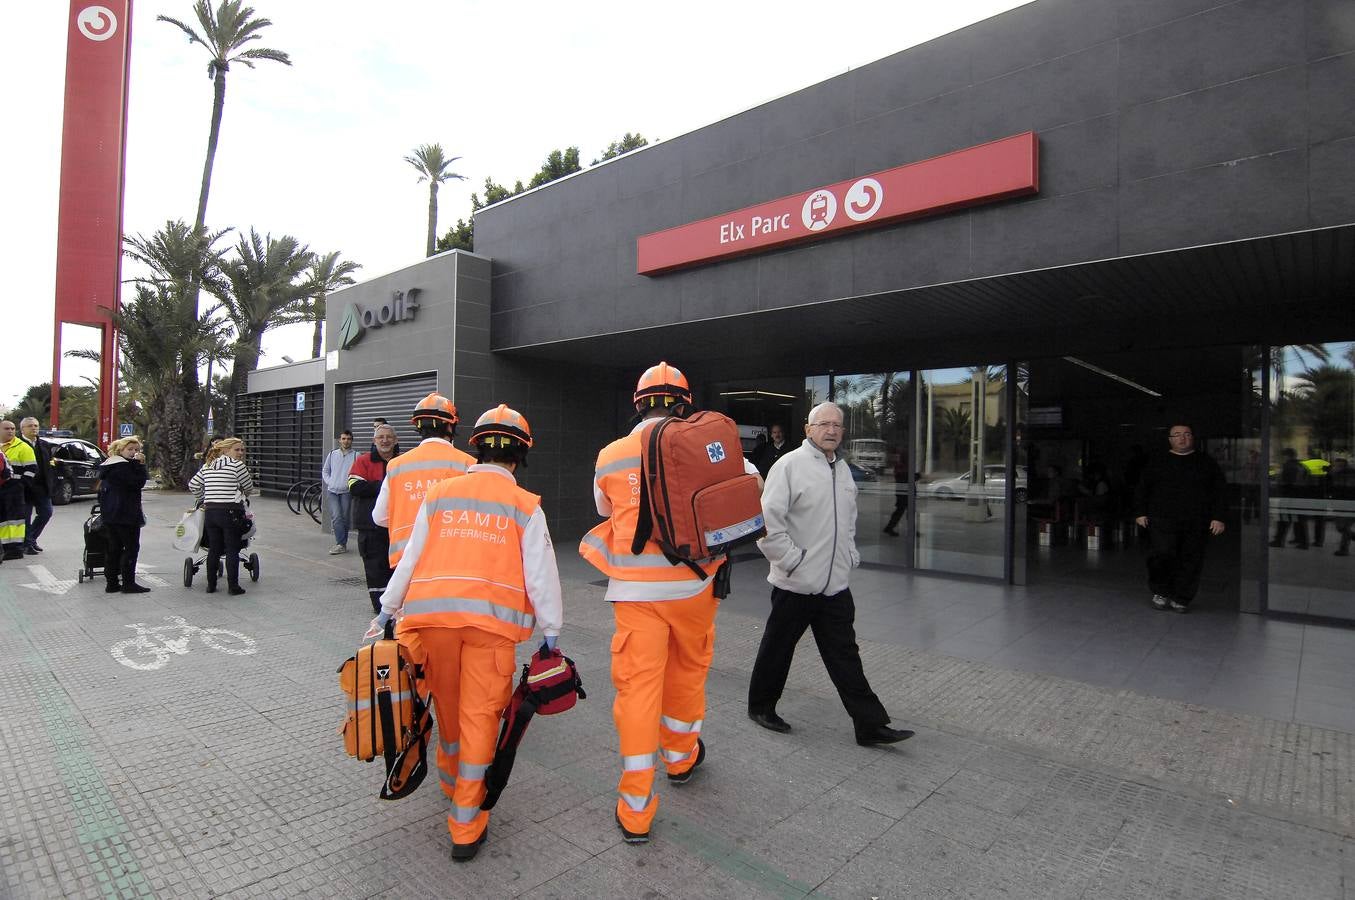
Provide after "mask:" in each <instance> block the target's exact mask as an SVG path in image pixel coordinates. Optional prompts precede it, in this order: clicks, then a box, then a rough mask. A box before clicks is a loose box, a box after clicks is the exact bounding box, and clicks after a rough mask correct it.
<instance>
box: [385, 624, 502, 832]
mask: <svg viewBox="0 0 1355 900" xmlns="http://www.w3.org/2000/svg"><path fill="white" fill-rule="evenodd" d="M413 635H414V636H416V637H415V638H414V640H415V641H416V642H417V645H418V646H419V648H420V655H421V656H422V659H423V667H424V669H423V670H424V683H425V684H426V685H427V686H428V690H429V691H431V692H432V694H433V715H434V717H435V718H436V720H437V723H438V779H439V781H440V782H441V784H442V791H443V793H445V794H447V795H448V796H450V797H451V800H452V812H451V813H450V814H449V815H448V816H447V830H448V831H450V832H451V834H452V842H453V843H457V844H469V843H472V842H474V841H476V840H478V839H479V837H480V835H481V834H483V833H484V830H485V828H486V826H488V825H489V811H488V810H482V809H480V803H481V802H482V801H483V800H484V799H485V768H486V767H487V766H488V765H489V764H490V763H491V762H492V761H493V760H494V745H495V744H496V743H498V739H499V719H500V717H501V716H502V715H503V710H504V708H505V707H506V706H508V699H509V697H511V696H512V694H513V673H514V671H515V670H516V668H517V664H516V662H515V660H514V658H513V649H514V646H515V645H514V644H513V642H512V641H509V640H508V639H507V638H503V637H500V636H499V635H497V634H490V633H489V632H487V631H481V630H480V629H478V628H419V629H415V630H414V631H413ZM401 639H402V640H404V637H403V636H402V638H401ZM416 658H417V657H416Z"/></svg>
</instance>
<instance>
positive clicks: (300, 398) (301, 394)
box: [296, 391, 306, 412]
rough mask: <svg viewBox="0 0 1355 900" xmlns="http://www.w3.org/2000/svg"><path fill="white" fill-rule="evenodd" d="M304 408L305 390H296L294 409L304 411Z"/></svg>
mask: <svg viewBox="0 0 1355 900" xmlns="http://www.w3.org/2000/svg"><path fill="white" fill-rule="evenodd" d="M305 409H306V392H305V391H297V392H296V411H297V412H304V411H305Z"/></svg>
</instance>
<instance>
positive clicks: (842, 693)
mask: <svg viewBox="0 0 1355 900" xmlns="http://www.w3.org/2000/svg"><path fill="white" fill-rule="evenodd" d="M841 443H842V410H841V409H839V408H838V407H837V405H836V404H834V403H820V404H819V405H818V406H816V407H814V408H813V409H812V410H810V411H809V421H808V422H807V423H806V425H805V441H804V443H803V444H801V445H800V446H799V447H797V448H796V449H795V450H793V451H791V452H790V453H788V454H786V455H785V456H784V457H782V459H781V461H780V462H779V463H778V464H777V465H775V466H774V467H772V471H771V475H770V477H769V478H768V479H767V484H766V485H765V486H764V487H763V489H762V511H763V514H764V515H765V516H766V520H767V536H766V537H764V538H762V539H761V540H760V541H758V549H759V550H761V551H762V555H763V556H765V557H767V560H768V561H769V562H770V563H771V572H770V574H768V576H767V581H769V582H770V583H771V585H772V611H771V615H770V616H768V618H767V628H766V630H765V631H764V632H763V633H762V644H761V645H760V646H759V647H758V651H757V661H756V662H755V663H754V664H753V675H752V678H751V680H750V682H749V685H748V717H749V718H750V719H752V720H753V721H754V722H756V723H757V724H759V725H761V726H762V727H763V728H766V729H769V730H771V731H776V732H780V733H785V732H788V731H790V730H791V728H790V725H789V724H788V723H787V722H786V721H785V720H784V719H782V718H781V717H780V716H779V715H777V713H776V703H777V701H778V700H780V699H781V693H782V691H783V690H784V689H785V687H786V676H787V675H788V674H789V673H790V664H791V661H792V660H793V659H794V657H795V645H796V644H797V643H798V642H799V640H800V638H801V637H802V636H803V635H804V633H805V629H810V630H812V631H813V632H814V642H815V643H816V644H818V646H819V655H820V656H822V657H823V664H824V666H825V667H826V668H827V669H828V677H829V678H831V679H832V680H833V686H834V687H836V688H837V692H838V696H839V697H840V698H842V705H843V706H844V707H846V709H847V714H848V715H850V716H851V718H852V723H853V726H854V728H855V731H856V742H857V743H858V744H861V745H862V746H869V745H873V744H894V743H897V742H899V741H904V740H907V739H908V738H910V737H912V736H913V732H911V731H907V730H902V729H895V728H890V727H889V713H888V712H886V711H885V708H884V705H883V704H882V703H881V702H880V698H879V697H877V696H875V692H874V691H872V690H871V688H870V683H869V682H868V681H867V680H866V673H865V671H864V670H863V668H862V666H861V651H860V649H859V648H858V647H857V645H856V629H855V627H854V626H855V621H856V607H855V606H854V605H853V603H852V592H851V589H850V588H849V587H848V580H849V577H850V575H851V571H852V569H854V568H856V567H857V566H858V565H860V564H861V555H860V554H859V553H857V551H856V483H855V482H854V481H852V475H851V472H850V471H849V470H848V469H847V463H846V461H845V460H844V459H843V458H842V456H841V455H839V454H838V452H837V451H838V445H839V444H841Z"/></svg>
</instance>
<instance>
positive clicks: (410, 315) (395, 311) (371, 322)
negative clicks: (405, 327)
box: [339, 288, 420, 350]
mask: <svg viewBox="0 0 1355 900" xmlns="http://www.w3.org/2000/svg"><path fill="white" fill-rule="evenodd" d="M419 293H420V291H419V289H418V288H410V289H409V290H405V291H392V292H391V298H390V301H389V302H388V303H383V304H381V305H380V306H378V307H367V308H365V309H364V308H363V307H361V306H358V305H357V304H356V303H350V304H348V306H347V307H346V308H345V309H344V311H343V317H342V318H341V319H339V347H340V348H342V349H344V350H347V349H348V348H349V347H351V346H353V345H354V344H356V343H357V342H358V341H360V340H362V335H363V334H364V333H366V331H367V329H368V328H380V327H382V326H383V325H390V324H392V323H394V322H411V321H413V320H414V313H415V312H416V311H417V310H418V308H419V299H418V297H419Z"/></svg>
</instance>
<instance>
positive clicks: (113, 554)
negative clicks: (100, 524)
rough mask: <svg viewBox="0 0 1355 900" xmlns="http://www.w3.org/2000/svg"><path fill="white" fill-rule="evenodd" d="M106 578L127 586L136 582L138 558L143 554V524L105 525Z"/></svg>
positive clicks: (113, 582) (115, 583) (108, 580)
mask: <svg viewBox="0 0 1355 900" xmlns="http://www.w3.org/2000/svg"><path fill="white" fill-rule="evenodd" d="M104 542H105V543H106V544H107V545H108V553H107V555H106V556H105V557H104V579H105V580H106V581H107V582H108V583H109V584H114V585H120V586H122V587H126V586H127V585H129V584H135V583H136V558H137V556H139V555H140V554H141V526H139V525H104Z"/></svg>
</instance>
